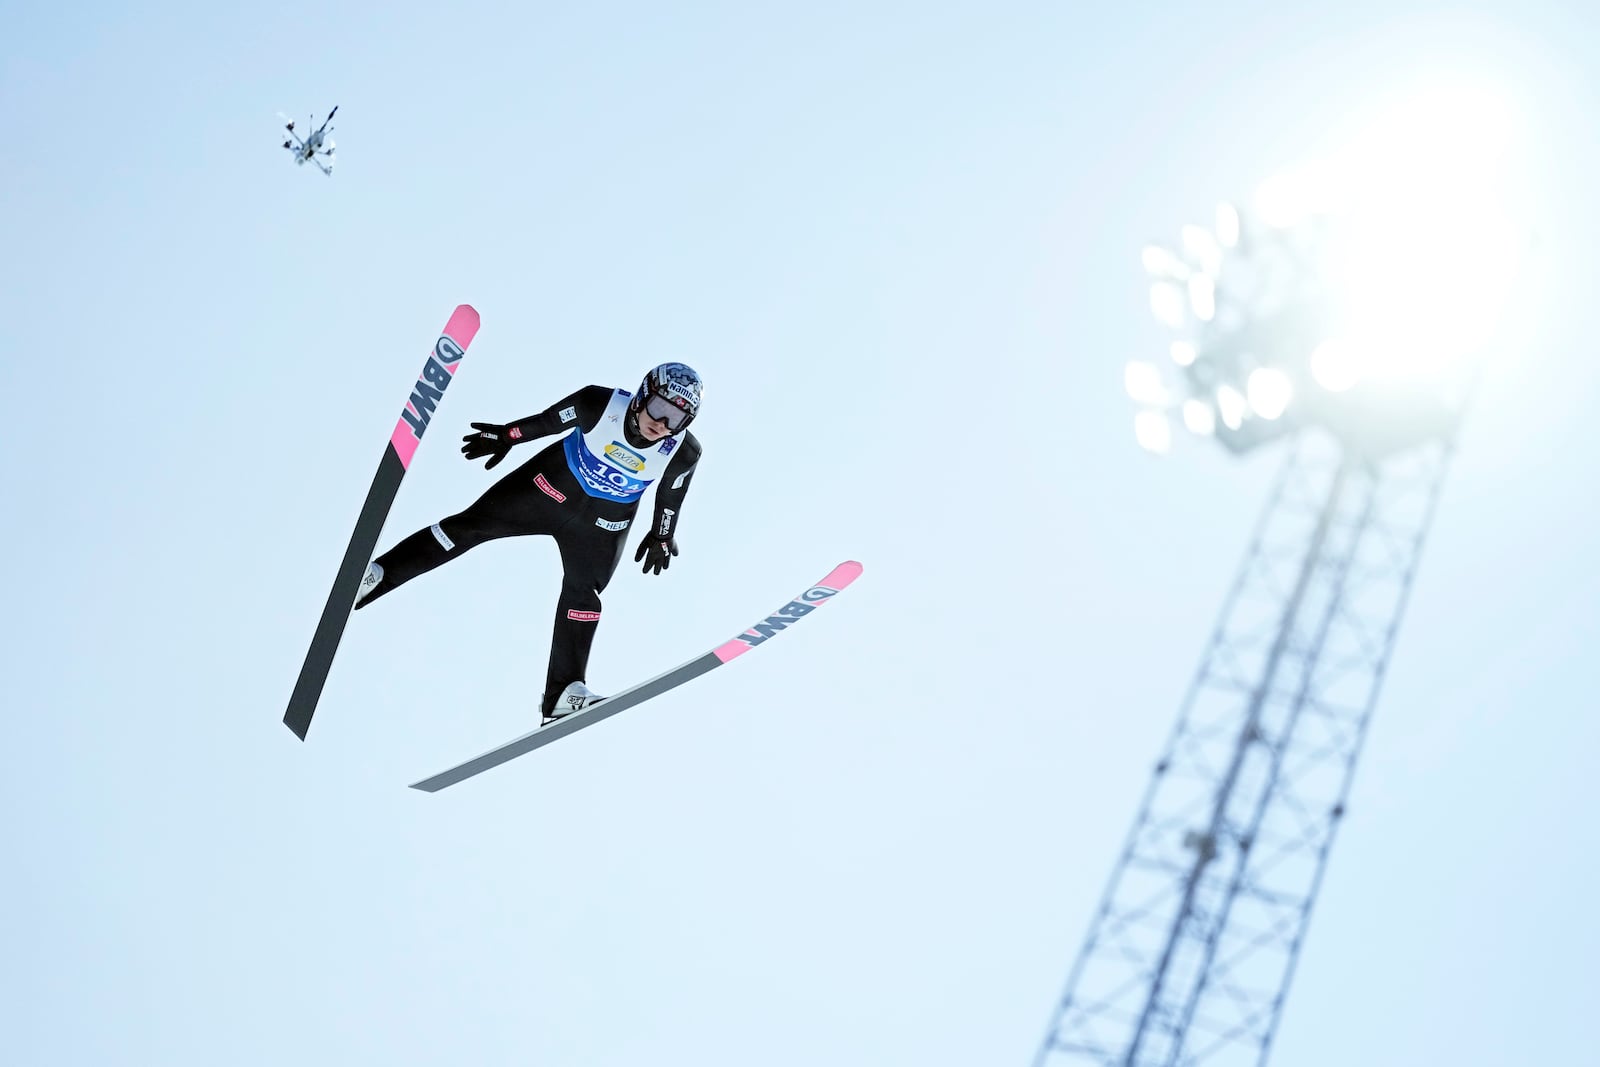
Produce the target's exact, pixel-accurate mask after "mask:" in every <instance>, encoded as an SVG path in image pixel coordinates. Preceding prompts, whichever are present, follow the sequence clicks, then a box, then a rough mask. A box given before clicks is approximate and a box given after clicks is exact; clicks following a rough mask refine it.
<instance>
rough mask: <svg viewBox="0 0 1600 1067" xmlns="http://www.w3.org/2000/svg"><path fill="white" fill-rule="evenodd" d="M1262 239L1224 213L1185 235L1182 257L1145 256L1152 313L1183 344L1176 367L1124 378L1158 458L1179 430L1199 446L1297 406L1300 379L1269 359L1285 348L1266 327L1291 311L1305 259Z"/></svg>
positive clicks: (1160, 251)
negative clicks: (1300, 261) (1298, 267)
mask: <svg viewBox="0 0 1600 1067" xmlns="http://www.w3.org/2000/svg"><path fill="white" fill-rule="evenodd" d="M1253 236H1254V235H1253V234H1251V233H1249V232H1247V228H1246V224H1245V221H1244V219H1243V218H1242V217H1241V215H1240V212H1239V210H1238V208H1236V207H1234V206H1233V205H1232V204H1228V203H1223V204H1219V205H1217V209H1216V214H1215V218H1214V220H1213V222H1212V225H1211V226H1210V227H1209V228H1207V227H1204V226H1197V225H1188V226H1185V227H1183V230H1182V234H1181V241H1180V243H1179V246H1178V247H1177V248H1168V247H1165V246H1162V245H1149V246H1147V247H1146V248H1145V249H1144V253H1143V256H1142V259H1143V262H1144V268H1145V271H1146V272H1147V273H1148V274H1149V276H1150V310H1151V312H1152V313H1153V314H1154V315H1155V317H1156V319H1157V320H1158V321H1159V322H1160V323H1161V324H1162V325H1164V326H1166V327H1167V328H1168V329H1170V330H1172V331H1173V332H1174V333H1176V334H1178V337H1177V338H1176V339H1175V340H1173V341H1172V342H1171V343H1170V345H1169V346H1168V351H1167V355H1168V358H1167V359H1165V360H1162V361H1161V362H1160V363H1155V362H1149V361H1144V360H1134V361H1132V362H1130V363H1129V364H1128V365H1127V367H1126V369H1125V371H1124V379H1123V383H1124V385H1125V386H1126V388H1127V391H1128V395H1129V396H1130V397H1132V398H1133V400H1134V402H1135V403H1136V404H1137V405H1138V406H1139V410H1138V412H1137V413H1136V414H1135V416H1134V424H1133V425H1134V435H1135V437H1136V438H1137V439H1138V441H1139V444H1140V445H1141V446H1143V447H1144V448H1146V449H1148V450H1149V451H1152V452H1156V453H1163V452H1166V451H1167V450H1169V449H1170V448H1171V446H1172V439H1173V430H1174V424H1175V423H1181V425H1182V426H1183V428H1184V429H1185V430H1187V431H1188V432H1189V433H1191V434H1194V435H1196V436H1202V437H1207V436H1213V435H1217V434H1219V433H1220V434H1222V435H1224V436H1227V435H1232V434H1239V433H1241V432H1242V431H1244V429H1245V427H1246V424H1247V423H1249V422H1252V421H1253V422H1261V423H1272V422H1276V421H1277V420H1280V419H1282V418H1283V417H1284V415H1285V413H1286V412H1287V411H1288V410H1289V408H1290V406H1291V404H1292V403H1293V401H1294V398H1295V392H1296V387H1295V381H1294V379H1293V378H1292V377H1291V375H1290V374H1288V373H1286V372H1285V370H1284V369H1283V368H1282V367H1280V366H1277V365H1275V364H1274V363H1273V362H1272V361H1271V360H1270V359H1268V358H1266V356H1267V353H1269V352H1270V351H1271V350H1272V349H1273V348H1275V347H1277V346H1276V345H1274V344H1272V342H1273V341H1274V340H1275V338H1274V337H1271V336H1268V333H1269V332H1271V331H1264V330H1263V329H1262V326H1263V315H1264V314H1265V315H1267V316H1268V317H1270V316H1271V315H1272V312H1273V311H1274V310H1275V308H1274V307H1273V305H1275V304H1276V305H1284V304H1286V303H1288V302H1289V299H1288V298H1289V297H1290V296H1291V295H1292V293H1291V292H1290V291H1289V290H1288V289H1286V287H1285V285H1284V282H1285V279H1286V278H1287V277H1289V276H1292V274H1293V265H1294V260H1295V259H1296V258H1297V257H1296V256H1295V255H1294V249H1293V248H1292V247H1291V246H1290V244H1288V243H1285V242H1283V241H1282V240H1280V239H1279V236H1278V235H1272V236H1271V237H1270V239H1269V240H1268V241H1267V242H1265V243H1266V244H1271V245H1281V246H1282V247H1279V248H1275V249H1269V248H1266V247H1258V246H1262V245H1263V242H1262V241H1260V240H1255V239H1252V238H1253ZM1257 252H1275V253H1277V254H1268V255H1265V256H1262V255H1256V254H1255V253H1257ZM1291 288H1292V287H1291ZM1276 332H1277V333H1281V332H1282V331H1281V330H1278V331H1276ZM1257 436H1259V435H1257Z"/></svg>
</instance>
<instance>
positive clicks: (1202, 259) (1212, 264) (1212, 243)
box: [1183, 223, 1222, 278]
mask: <svg viewBox="0 0 1600 1067" xmlns="http://www.w3.org/2000/svg"><path fill="white" fill-rule="evenodd" d="M1183 251H1184V254H1186V255H1187V256H1188V257H1189V258H1190V259H1191V260H1193V261H1194V262H1195V263H1197V264H1199V265H1200V269H1201V270H1202V271H1204V272H1205V273H1206V274H1208V275H1210V276H1211V277H1212V278H1215V277H1216V276H1217V274H1218V272H1220V271H1221V270H1222V242H1220V241H1219V240H1217V238H1216V236H1215V235H1213V234H1212V232H1211V231H1210V230H1208V229H1206V228H1205V227H1203V226H1195V225H1193V224H1192V223H1191V224H1190V225H1188V226H1185V227H1184V228H1183Z"/></svg>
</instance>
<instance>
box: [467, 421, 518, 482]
mask: <svg viewBox="0 0 1600 1067" xmlns="http://www.w3.org/2000/svg"><path fill="white" fill-rule="evenodd" d="M472 428H473V429H474V430H475V431H477V432H476V433H469V434H467V435H466V436H465V437H463V438H461V439H462V440H463V441H465V442H466V444H464V445H462V446H461V454H462V455H463V456H466V457H467V458H468V459H482V458H483V457H484V456H493V457H494V458H493V459H491V460H490V461H489V462H488V463H486V464H484V467H483V469H484V470H486V471H488V470H494V465H495V464H496V463H499V462H500V461H501V460H503V459H505V458H506V453H508V452H510V451H511V446H512V445H514V444H516V442H515V441H513V440H512V439H511V427H509V426H502V425H500V424H499V423H498V422H475V423H473V424H472Z"/></svg>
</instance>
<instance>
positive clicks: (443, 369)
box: [283, 304, 478, 741]
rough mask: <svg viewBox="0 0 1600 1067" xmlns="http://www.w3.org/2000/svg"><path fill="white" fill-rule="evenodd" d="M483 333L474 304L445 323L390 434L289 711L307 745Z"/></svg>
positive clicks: (287, 714)
mask: <svg viewBox="0 0 1600 1067" xmlns="http://www.w3.org/2000/svg"><path fill="white" fill-rule="evenodd" d="M477 334H478V313H477V311H475V310H473V308H472V306H471V305H470V304H462V305H461V306H460V307H458V308H456V310H455V313H454V314H453V315H451V316H450V321H449V322H447V323H445V327H444V333H443V334H441V335H440V337H439V340H438V341H437V342H435V343H434V346H433V351H432V352H430V353H429V354H428V361H427V362H426V363H424V364H423V366H422V373H421V374H419V375H417V380H416V382H415V383H414V384H413V385H412V386H411V395H410V396H409V397H407V398H406V403H405V406H404V407H403V408H401V409H400V418H399V420H398V421H396V423H395V425H394V433H392V434H390V435H389V443H388V445H387V446H386V447H385V448H384V450H383V459H382V460H380V461H379V463H378V473H377V476H376V477H374V478H373V479H372V488H371V489H369V490H367V501H366V503H364V504H362V505H361V514H360V516H359V517H357V519H356V529H355V533H354V534H352V535H351V537H350V547H349V548H347V549H345V553H344V559H343V561H341V562H340V564H339V572H338V573H337V574H336V575H335V576H334V579H333V589H332V591H330V592H329V593H328V602H327V604H326V605H325V606H324V607H323V609H322V618H321V619H320V620H319V621H318V622H317V631H316V633H315V634H314V635H312V638H311V649H310V651H308V652H307V653H306V661H305V664H304V665H303V666H302V667H301V668H300V678H299V680H298V681H296V682H295V684H294V693H293V694H291V695H290V697H289V710H288V711H287V712H285V713H284V716H283V722H284V725H285V726H287V727H289V729H291V730H293V731H294V732H295V735H296V736H297V737H299V738H300V740H302V741H304V740H305V737H306V731H307V730H309V729H311V716H312V715H314V714H315V713H316V710H317V700H318V699H319V698H320V697H321V696H322V687H323V686H324V685H325V684H326V683H327V681H328V670H329V669H330V668H331V667H332V666H333V654H334V653H335V652H337V651H338V650H339V639H340V638H341V637H343V636H344V628H345V624H346V623H348V622H349V621H350V609H351V607H352V606H354V604H355V602H356V592H357V590H358V589H359V583H360V581H361V576H362V575H363V574H364V573H366V569H367V563H368V561H370V560H371V559H372V550H373V549H375V548H377V547H378V538H379V536H380V535H381V534H382V533H383V523H384V520H385V519H387V518H388V517H389V509H390V508H391V507H392V506H393V505H394V498H395V494H396V493H398V492H399V491H400V479H402V478H404V477H405V474H406V471H407V470H408V469H410V467H411V459H412V457H413V456H415V455H416V452H417V445H418V444H419V443H421V441H422V435H423V433H424V432H426V431H427V429H428V423H429V422H430V421H432V419H433V412H434V409H435V408H436V407H437V406H438V403H439V401H440V399H441V398H442V397H443V396H444V391H445V390H446V389H447V388H449V386H450V383H451V381H453V380H454V378H455V373H456V368H457V367H459V366H460V365H461V358H462V357H463V356H464V355H466V352H467V346H468V345H470V344H472V339H473V338H474V337H476V336H477Z"/></svg>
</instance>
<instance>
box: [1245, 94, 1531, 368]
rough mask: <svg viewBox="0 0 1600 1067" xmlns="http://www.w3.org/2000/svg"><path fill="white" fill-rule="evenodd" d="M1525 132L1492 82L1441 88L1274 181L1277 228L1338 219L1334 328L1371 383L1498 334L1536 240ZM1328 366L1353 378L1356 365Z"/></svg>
mask: <svg viewBox="0 0 1600 1067" xmlns="http://www.w3.org/2000/svg"><path fill="white" fill-rule="evenodd" d="M1518 127H1519V124H1518V122H1517V119H1516V116H1515V114H1514V113H1513V111H1512V109H1511V107H1510V105H1509V104H1508V103H1507V102H1506V100H1505V99H1504V98H1503V97H1501V96H1500V95H1498V94H1497V93H1495V92H1494V91H1492V90H1491V89H1489V88H1487V87H1483V86H1465V85H1455V86H1436V87H1434V88H1431V89H1429V90H1428V91H1426V92H1422V93H1419V94H1418V95H1416V96H1415V97H1413V98H1411V99H1410V100H1407V101H1405V102H1404V103H1402V104H1400V105H1398V106H1394V107H1392V108H1390V109H1388V110H1387V111H1386V112H1385V113H1384V114H1383V115H1382V116H1381V118H1380V119H1379V121H1378V122H1376V123H1374V124H1373V125H1371V126H1370V127H1369V128H1368V129H1367V131H1366V132H1365V133H1364V134H1363V135H1361V136H1360V137H1357V138H1355V139H1354V140H1353V141H1352V142H1351V143H1350V144H1348V145H1347V146H1346V147H1345V148H1344V149H1343V150H1342V151H1340V152H1338V153H1336V154H1334V155H1332V156H1330V157H1329V158H1328V159H1326V160H1324V161H1323V162H1321V163H1318V164H1316V165H1314V166H1308V167H1304V168H1301V169H1299V170H1296V171H1291V172H1288V173H1286V174H1283V175H1279V176H1277V177H1275V178H1273V179H1270V180H1269V181H1267V182H1265V183H1263V184H1262V186H1261V189H1260V191H1259V193H1258V195H1257V200H1256V203H1257V208H1258V211H1260V213H1261V214H1262V217H1263V218H1264V219H1265V220H1266V221H1267V222H1268V223H1269V224H1270V225H1276V226H1280V227H1282V226H1290V225H1294V224H1296V223H1298V222H1300V221H1302V220H1304V219H1306V218H1307V217H1309V216H1311V215H1323V214H1326V215H1327V216H1328V217H1329V223H1330V225H1329V227H1328V235H1327V246H1326V247H1325V248H1324V250H1323V255H1324V263H1325V266H1326V271H1327V274H1326V277H1327V279H1328V281H1329V282H1330V283H1331V288H1332V290H1333V291H1334V293H1335V295H1336V298H1337V301H1338V307H1339V313H1338V321H1337V322H1336V323H1333V324H1330V328H1331V329H1333V330H1334V331H1336V332H1337V334H1338V336H1339V338H1340V340H1341V341H1342V342H1343V343H1344V344H1345V345H1346V346H1349V348H1350V349H1353V350H1355V351H1360V352H1361V353H1363V358H1362V360H1361V373H1362V376H1363V377H1373V378H1378V379H1400V378H1404V379H1414V378H1417V377H1425V376H1430V375H1433V374H1437V373H1439V372H1441V371H1443V370H1445V369H1447V368H1449V367H1450V366H1451V365H1452V364H1453V363H1454V362H1455V361H1457V360H1458V359H1460V358H1461V357H1463V356H1466V355H1471V354H1473V353H1474V352H1475V351H1477V350H1478V349H1480V348H1481V347H1482V346H1483V345H1484V344H1485V343H1487V341H1488V340H1490V338H1491V335H1492V334H1493V332H1494V330H1495V327H1496V326H1497V325H1498V323H1499V322H1500V320H1501V319H1502V317H1503V315H1504V313H1505V311H1506V308H1507V303H1508V299H1509V296H1510V294H1511V290H1512V284H1513V281H1514V279H1515V277H1516V275H1517V273H1518V272H1519V270H1520V267H1521V259H1522V254H1523V251H1524V249H1525V247H1526V244H1527V235H1526V231H1525V229H1524V228H1523V227H1521V226H1519V225H1518V224H1517V222H1516V221H1515V220H1514V219H1513V217H1512V215H1511V210H1512V204H1513V197H1512V195H1511V192H1510V188H1509V185H1510V178H1511V173H1512V171H1513V169H1514V163H1515V162H1516V157H1517V155H1518V145H1517V140H1518V134H1519V128H1518ZM1347 351H1348V350H1347ZM1324 370H1328V371H1332V373H1331V375H1330V377H1332V378H1333V379H1334V380H1337V381H1339V382H1341V383H1344V382H1346V380H1347V374H1348V372H1349V367H1348V365H1346V366H1344V367H1341V368H1339V369H1338V370H1333V369H1332V368H1331V367H1329V366H1328V365H1327V363H1326V360H1324ZM1319 377H1320V375H1319Z"/></svg>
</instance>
